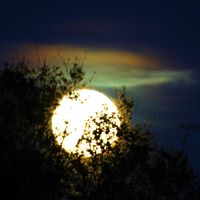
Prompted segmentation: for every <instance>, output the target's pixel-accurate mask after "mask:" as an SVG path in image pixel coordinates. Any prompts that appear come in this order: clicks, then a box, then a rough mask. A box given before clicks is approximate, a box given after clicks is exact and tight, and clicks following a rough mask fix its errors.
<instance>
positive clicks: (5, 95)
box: [0, 59, 200, 200]
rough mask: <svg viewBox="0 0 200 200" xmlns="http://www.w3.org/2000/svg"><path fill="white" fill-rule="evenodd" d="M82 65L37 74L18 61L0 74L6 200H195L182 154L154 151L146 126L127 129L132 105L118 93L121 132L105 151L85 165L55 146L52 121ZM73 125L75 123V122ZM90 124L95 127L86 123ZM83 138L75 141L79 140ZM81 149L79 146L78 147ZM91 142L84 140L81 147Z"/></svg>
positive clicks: (0, 175) (197, 190)
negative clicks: (84, 143) (59, 102)
mask: <svg viewBox="0 0 200 200" xmlns="http://www.w3.org/2000/svg"><path fill="white" fill-rule="evenodd" d="M83 79H84V72H83V67H82V65H81V64H80V63H79V62H78V61H75V62H74V63H73V62H72V63H68V64H64V66H62V67H51V66H48V65H47V64H46V63H45V62H44V64H43V65H42V66H40V67H35V66H32V65H31V63H29V62H26V60H24V59H23V60H22V61H20V62H12V63H6V64H5V66H4V67H2V69H1V71H0V160H1V169H0V181H1V185H2V186H1V191H2V193H1V195H2V197H3V195H5V197H7V199H11V198H13V199H19V200H23V199H34V200H37V199H48V200H51V199H52V200H53V199H97V200H98V199H101V200H103V199H115V200H117V199H127V200H129V199H135V200H140V199H148V200H151V199H152V200H157V199H159V200H161V199H170V200H171V199H193V200H195V199H200V187H199V180H198V177H197V176H196V175H195V172H194V171H193V169H192V168H191V166H190V164H189V162H188V159H187V156H186V154H185V153H184V152H182V151H170V150H167V149H164V148H158V147H157V145H156V144H155V143H154V140H153V137H152V134H151V132H150V130H148V129H147V127H146V126H143V125H139V124H133V123H132V120H131V117H132V111H133V108H134V102H133V101H132V100H131V99H129V98H127V96H126V93H125V90H124V89H123V90H121V91H118V92H117V96H118V97H117V98H116V105H117V107H118V109H119V111H120V120H121V126H120V127H117V126H116V124H114V123H113V122H112V120H109V118H108V117H107V116H106V115H105V116H102V118H101V120H103V121H104V122H106V123H110V124H111V126H112V127H114V128H116V129H117V137H118V140H117V141H116V144H115V145H114V146H112V145H111V144H109V143H106V144H105V143H103V141H101V140H100V135H101V133H102V131H104V132H106V133H107V132H108V131H107V130H102V129H101V128H98V130H94V132H93V134H94V138H95V139H96V140H97V142H98V144H99V146H100V147H101V149H102V153H101V154H96V153H95V151H93V149H92V148H91V149H88V151H89V152H90V153H91V155H92V156H91V157H89V158H85V157H84V156H83V155H80V154H78V153H74V154H69V153H67V152H66V151H65V150H63V149H62V148H61V146H60V145H58V144H57V142H56V138H55V135H54V134H53V133H52V130H51V124H50V122H51V117H52V114H53V111H54V109H55V108H56V106H57V105H58V101H59V99H60V98H61V97H62V96H63V94H71V93H72V92H73V91H74V90H75V89H76V88H80V87H82V85H83V84H85V83H83ZM77 117H78V116H77ZM90 123H96V124H97V126H98V127H100V126H99V125H100V124H99V123H101V122H99V121H96V120H95V119H91V120H90V121H88V126H89V125H90ZM83 139H85V138H82V140H83ZM80 142H81V141H80ZM88 142H90V139H88Z"/></svg>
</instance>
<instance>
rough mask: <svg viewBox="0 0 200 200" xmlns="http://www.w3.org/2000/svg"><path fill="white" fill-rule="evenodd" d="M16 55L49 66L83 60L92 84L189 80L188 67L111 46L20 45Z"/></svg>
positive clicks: (132, 83)
mask: <svg viewBox="0 0 200 200" xmlns="http://www.w3.org/2000/svg"><path fill="white" fill-rule="evenodd" d="M18 52H19V53H18V55H20V54H21V55H23V54H24V55H25V56H26V57H27V59H29V60H31V61H32V62H36V63H37V62H38V57H39V58H40V60H47V63H49V64H52V65H61V64H62V60H63V59H65V60H67V59H68V58H70V59H72V60H73V59H74V58H75V57H78V59H79V60H80V62H84V69H85V71H86V74H87V76H86V78H88V79H89V78H90V77H91V76H92V75H93V73H94V72H96V75H95V77H94V79H93V81H92V82H91V86H93V87H121V86H127V87H134V86H139V85H158V84H164V83H170V82H173V83H175V82H178V81H179V82H180V81H182V82H184V83H188V84H189V83H191V82H192V73H191V71H189V70H180V69H175V68H174V69H172V68H171V67H170V66H169V64H166V63H164V62H162V61H161V60H160V59H159V58H156V57H153V56H151V55H148V54H145V53H138V52H131V51H122V50H115V49H95V48H88V47H79V46H70V45H39V46H37V48H36V46H34V45H24V46H22V47H21V48H20V49H19V50H18Z"/></svg>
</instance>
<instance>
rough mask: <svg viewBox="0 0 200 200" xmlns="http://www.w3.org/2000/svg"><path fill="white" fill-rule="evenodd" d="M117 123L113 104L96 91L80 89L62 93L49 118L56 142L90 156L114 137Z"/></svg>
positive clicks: (115, 137) (112, 140) (69, 149)
mask: <svg viewBox="0 0 200 200" xmlns="http://www.w3.org/2000/svg"><path fill="white" fill-rule="evenodd" d="M119 126H120V120H119V118H118V110H117V107H116V106H115V104H114V103H113V102H112V101H111V100H110V99H109V98H108V97H107V96H105V95H104V94H102V93H100V92H97V91H95V90H89V89H81V90H77V91H75V92H73V93H72V94H71V95H65V96H64V97H63V98H62V99H61V101H60V102H59V105H58V107H57V108H56V109H55V111H54V114H53V117H52V130H53V133H54V134H55V135H56V139H57V142H58V143H59V144H60V145H62V147H63V148H64V149H65V150H66V151H68V152H72V153H79V154H83V155H84V156H86V157H89V156H91V153H90V151H88V150H91V151H92V152H95V153H97V154H99V153H101V152H102V148H103V149H105V148H106V145H107V144H108V143H109V144H110V145H112V143H113V142H114V141H115V140H117V136H116V134H117V127H119Z"/></svg>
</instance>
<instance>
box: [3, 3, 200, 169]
mask: <svg viewBox="0 0 200 200" xmlns="http://www.w3.org/2000/svg"><path fill="white" fill-rule="evenodd" d="M199 10H200V4H199V3H197V1H196V3H195V1H175V0H174V1H158V2H155V1H151V2H150V1H147V2H145V1H140V3H138V2H137V3H136V2H134V1H130V2H128V1H120V2H116V1H98V2H97V1H93V2H86V1H82V2H79V1H46V0H44V1H37V0H35V1H24V0H22V1H8V0H7V1H1V3H0V13H1V14H0V15H1V16H0V24H1V31H0V46H1V48H0V62H3V61H5V60H6V59H10V58H12V57H13V56H15V55H18V56H19V55H22V54H25V55H27V57H28V58H30V59H33V57H34V55H36V50H35V45H34V42H35V41H37V43H38V49H39V53H40V55H41V57H44V58H47V60H49V62H52V63H54V62H55V60H56V61H57V60H58V58H55V57H56V55H62V56H64V57H73V56H78V57H83V56H84V55H85V52H86V60H85V68H86V71H88V73H89V74H90V73H92V72H93V71H96V73H97V75H96V77H95V79H94V82H93V83H92V87H95V88H98V89H100V90H103V91H105V92H110V89H111V88H113V87H119V86H123V85H125V86H127V90H128V94H129V95H131V96H133V97H134V98H135V100H136V110H135V112H134V116H133V120H135V121H142V119H143V118H144V117H145V116H148V117H150V119H152V129H153V131H154V133H155V135H156V137H157V139H158V141H159V142H160V144H168V145H171V146H173V145H174V146H175V147H177V148H178V147H179V146H180V142H179V141H178V138H179V137H180V136H181V135H183V134H184V133H185V132H186V129H180V128H178V127H179V125H180V124H185V125H188V126H189V125H192V128H191V129H190V130H187V131H189V133H191V134H190V136H189V138H188V142H187V145H186V150H187V152H188V154H189V157H190V158H191V160H192V163H193V165H194V166H195V167H196V169H198V171H199V172H200V161H199V160H198V159H199V157H198V154H199V153H200V148H199V144H200V128H199V126H200V114H199V111H200V109H199V102H200V90H199V86H200V80H199V72H200V67H199V65H200V60H199V52H200V39H199V36H200V23H199V22H200V12H199ZM57 57H58V56H57Z"/></svg>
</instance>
